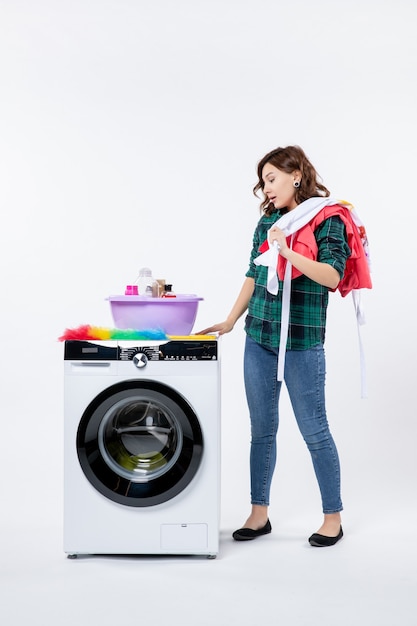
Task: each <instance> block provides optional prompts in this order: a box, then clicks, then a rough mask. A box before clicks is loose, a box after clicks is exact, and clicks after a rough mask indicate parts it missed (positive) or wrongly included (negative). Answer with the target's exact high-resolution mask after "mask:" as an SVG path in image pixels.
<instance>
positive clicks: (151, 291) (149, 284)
mask: <svg viewBox="0 0 417 626" xmlns="http://www.w3.org/2000/svg"><path fill="white" fill-rule="evenodd" d="M136 284H137V286H138V292H139V295H140V296H148V297H150V298H151V297H155V296H156V295H157V293H158V288H157V285H158V283H157V282H156V280H154V278H153V277H152V271H151V270H150V269H149V267H142V268H141V269H140V270H139V276H138V277H137V280H136Z"/></svg>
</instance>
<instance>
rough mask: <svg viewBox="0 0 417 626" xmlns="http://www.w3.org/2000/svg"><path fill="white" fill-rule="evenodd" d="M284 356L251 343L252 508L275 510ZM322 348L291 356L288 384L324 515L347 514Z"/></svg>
mask: <svg viewBox="0 0 417 626" xmlns="http://www.w3.org/2000/svg"><path fill="white" fill-rule="evenodd" d="M277 366H278V350H273V349H268V348H265V347H263V346H261V345H260V344H258V343H256V342H255V341H254V340H253V339H251V338H250V337H248V336H247V337H246V345H245V357H244V376H245V388H246V397H247V401H248V406H249V412H250V419H251V452H250V470H251V502H252V504H260V505H263V506H268V505H269V494H270V488H271V482H272V476H273V473H274V469H275V463H276V451H277V448H276V438H277V432H278V424H279V406H278V405H279V395H280V391H281V385H282V383H281V382H279V381H277ZM325 374H326V372H325V356H324V349H323V346H322V345H318V346H314V347H313V348H311V349H309V350H287V352H286V356H285V370H284V381H285V384H286V386H287V389H288V393H289V396H290V400H291V404H292V407H293V411H294V414H295V418H296V420H297V424H298V428H299V429H300V432H301V434H302V436H303V438H304V441H305V442H306V444H307V447H308V449H309V451H310V454H311V458H312V461H313V467H314V471H315V474H316V477H317V481H318V484H319V488H320V493H321V499H322V506H323V513H337V512H339V511H341V510H342V509H343V505H342V501H341V498H340V464H339V457H338V454H337V449H336V446H335V443H334V441H333V437H332V435H331V434H330V430H329V425H328V423H327V417H326V408H325V398H324V382H325Z"/></svg>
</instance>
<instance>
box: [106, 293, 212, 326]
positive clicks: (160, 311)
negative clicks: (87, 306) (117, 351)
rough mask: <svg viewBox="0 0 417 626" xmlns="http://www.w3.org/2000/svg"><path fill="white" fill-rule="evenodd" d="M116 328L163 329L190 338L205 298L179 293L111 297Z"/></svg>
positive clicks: (109, 298)
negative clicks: (175, 294)
mask: <svg viewBox="0 0 417 626" xmlns="http://www.w3.org/2000/svg"><path fill="white" fill-rule="evenodd" d="M107 300H109V302H110V308H111V313H112V317H113V320H114V324H115V326H116V328H133V329H136V330H162V331H164V332H165V333H166V334H167V335H190V334H191V331H192V329H193V326H194V322H195V318H196V316H197V309H198V303H199V301H200V300H203V298H199V297H198V296H196V295H194V294H177V296H176V297H175V298H151V297H146V296H109V297H108V298H107Z"/></svg>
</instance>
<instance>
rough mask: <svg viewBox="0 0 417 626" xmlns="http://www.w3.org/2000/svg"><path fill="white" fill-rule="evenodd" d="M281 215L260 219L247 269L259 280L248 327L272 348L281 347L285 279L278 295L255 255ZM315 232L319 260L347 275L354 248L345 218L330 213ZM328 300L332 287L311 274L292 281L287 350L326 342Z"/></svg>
mask: <svg viewBox="0 0 417 626" xmlns="http://www.w3.org/2000/svg"><path fill="white" fill-rule="evenodd" d="M280 217H281V213H280V212H279V211H277V212H274V213H273V214H272V215H270V216H269V217H267V216H265V215H264V216H263V217H261V219H260V220H259V222H258V225H257V227H256V230H255V233H254V236H253V247H252V253H251V257H250V263H249V269H248V271H247V273H246V276H248V277H250V278H253V279H254V280H255V289H254V292H253V295H252V297H251V299H250V301H249V306H248V312H247V316H246V320H245V331H246V333H247V334H248V335H249V337H251V338H252V339H254V341H256V342H257V343H260V344H262V345H263V346H265V347H268V348H278V347H279V337H280V330H281V305H282V287H283V283H282V281H279V288H278V294H277V295H276V296H274V295H272V294H271V293H269V292H268V291H267V289H266V283H267V274H268V268H267V267H265V266H263V265H255V264H254V262H253V259H254V258H255V257H257V256H258V255H259V247H260V245H261V244H262V243H263V242H264V241H265V239H266V238H267V232H268V230H269V229H270V228H271V226H272V224H274V222H276V220H277V219H279V218H280ZM314 236H315V238H316V241H317V245H318V256H317V260H318V261H320V262H323V263H329V265H331V266H332V267H334V268H335V269H336V270H337V271H338V273H339V275H340V276H343V273H344V271H345V264H346V259H347V258H348V257H349V255H350V248H349V246H348V244H347V240H346V232H345V226H344V224H343V222H342V220H341V219H340V218H339V217H337V216H336V217H329V218H328V219H326V220H324V221H323V222H322V223H321V224H320V225H319V226H318V228H317V229H316V230H315V232H314ZM328 300H329V289H328V287H323V286H322V285H319V284H318V283H316V282H315V281H313V280H311V279H310V278H307V276H304V275H302V276H299V277H298V278H295V279H293V280H292V281H291V304H290V323H289V329H288V341H287V350H308V349H309V348H311V347H312V346H315V345H318V344H323V343H324V338H325V331H326V312H327V304H328Z"/></svg>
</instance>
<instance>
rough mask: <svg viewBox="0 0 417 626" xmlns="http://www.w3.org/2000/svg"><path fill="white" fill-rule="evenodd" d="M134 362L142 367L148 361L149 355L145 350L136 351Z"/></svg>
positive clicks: (139, 367)
mask: <svg viewBox="0 0 417 626" xmlns="http://www.w3.org/2000/svg"><path fill="white" fill-rule="evenodd" d="M133 363H134V364H135V365H136V367H137V368H138V369H142V367H145V366H146V364H147V363H148V357H147V356H146V354H144V353H143V352H136V354H135V355H134V357H133Z"/></svg>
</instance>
